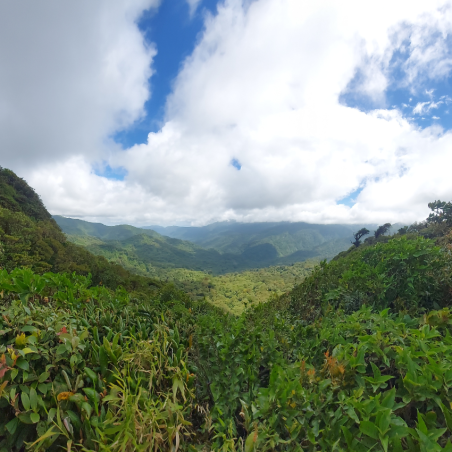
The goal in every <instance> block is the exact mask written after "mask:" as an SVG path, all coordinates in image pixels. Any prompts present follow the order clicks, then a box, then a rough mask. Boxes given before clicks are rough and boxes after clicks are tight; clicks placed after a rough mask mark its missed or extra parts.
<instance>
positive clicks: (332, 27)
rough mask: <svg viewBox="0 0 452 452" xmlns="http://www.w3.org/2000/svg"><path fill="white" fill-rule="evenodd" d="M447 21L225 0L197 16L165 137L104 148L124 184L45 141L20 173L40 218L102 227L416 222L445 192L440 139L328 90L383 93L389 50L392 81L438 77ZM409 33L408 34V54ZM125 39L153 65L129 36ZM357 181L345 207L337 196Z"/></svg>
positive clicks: (445, 149) (431, 10)
mask: <svg viewBox="0 0 452 452" xmlns="http://www.w3.org/2000/svg"><path fill="white" fill-rule="evenodd" d="M449 14H450V2H429V3H427V2H424V1H410V2H404V1H401V2H396V3H394V2H393V1H382V2H378V4H377V3H374V4H372V3H368V2H360V1H352V0H350V1H346V2H341V3H340V4H339V3H337V2H335V1H322V2H299V1H298V0H256V1H254V2H242V1H240V0H226V1H225V2H224V3H222V4H220V6H219V9H218V14H217V15H215V16H213V15H210V16H209V15H208V16H206V23H205V30H204V32H203V34H202V36H201V37H200V40H199V43H198V45H197V47H196V48H195V50H194V52H193V54H192V55H191V56H190V57H189V58H188V59H187V60H186V61H185V63H184V65H183V67H182V69H181V72H180V73H179V75H178V77H177V79H176V81H175V84H174V91H173V93H172V94H171V96H170V97H169V99H168V102H167V108H166V118H165V121H164V125H163V127H162V128H161V130H160V131H159V132H157V133H150V134H149V137H148V142H147V143H145V144H141V145H136V146H133V147H132V148H130V149H126V150H124V151H119V150H115V148H114V147H111V148H109V152H110V154H109V156H108V162H109V164H110V165H111V166H112V167H124V168H125V169H126V170H127V176H126V178H125V179H124V181H111V180H107V179H105V178H102V177H99V176H96V175H95V174H93V172H92V155H91V154H90V153H89V152H85V153H84V154H82V153H79V154H78V155H77V156H75V153H74V152H73V151H72V150H71V149H72V143H69V144H68V143H67V142H68V140H65V139H64V138H62V139H61V141H58V140H55V142H59V143H60V145H61V146H62V147H64V149H65V151H64V152H65V158H61V159H60V160H59V162H58V165H56V164H54V163H52V162H51V161H49V162H46V164H45V165H41V166H40V167H39V168H38V169H36V171H32V172H30V181H31V182H32V184H33V185H34V186H35V187H36V188H37V189H38V191H39V192H40V193H42V195H43V198H44V201H45V202H46V203H47V204H48V205H49V207H50V208H51V210H52V212H54V213H60V214H63V215H71V216H80V217H85V218H89V219H102V221H104V222H106V223H118V222H121V221H123V222H128V223H134V224H141V225H144V224H155V223H160V224H173V223H178V222H179V223H180V222H189V223H193V224H205V223H208V222H211V221H216V220H225V219H236V220H241V221H266V220H293V221H310V222H330V223H331V222H364V221H376V222H382V221H384V222H386V221H391V222H395V221H413V220H415V219H420V218H424V217H425V216H426V213H427V212H426V204H427V202H429V201H431V200H433V199H438V198H444V199H452V186H451V184H450V174H449V171H448V170H447V168H448V167H450V157H449V154H450V152H449V150H450V147H451V145H452V135H451V133H450V132H445V131H444V130H442V129H441V128H440V127H430V128H427V129H424V130H420V129H419V128H418V127H417V126H415V125H413V124H412V123H411V122H410V120H409V119H407V118H406V117H405V116H404V115H403V113H402V112H401V111H399V110H397V109H391V110H388V109H385V108H383V107H382V108H381V109H378V110H373V111H371V112H367V113H366V112H363V111H359V110H358V109H354V108H350V107H347V106H346V105H343V104H341V103H340V102H339V99H340V95H341V93H343V92H344V91H345V90H346V89H348V88H349V87H350V81H351V80H353V79H354V77H356V74H357V72H359V71H361V73H362V74H364V75H363V76H362V80H361V82H362V83H361V84H360V85H359V89H360V90H361V91H362V92H364V93H367V95H369V96H373V97H374V98H378V97H379V96H380V97H382V96H383V97H384V91H385V89H386V87H387V86H388V84H389V83H391V79H390V77H391V74H390V72H389V69H388V68H389V67H390V64H391V61H392V62H393V61H394V58H393V57H394V55H396V54H397V52H401V51H403V52H405V53H406V56H407V57H406V58H405V60H404V61H405V63H404V64H406V71H405V76H404V82H403V83H406V80H411V81H412V82H413V83H414V81H416V83H417V81H418V80H421V78H422V77H424V76H426V74H428V73H431V74H433V75H434V76H435V77H439V76H441V74H443V75H444V74H446V73H447V70H448V69H447V68H448V66H447V64H444V62H443V60H442V59H441V58H442V57H441V55H442V56H443V57H444V56H445V55H446V54H445V53H444V52H445V51H446V50H445V49H446V47H444V46H445V43H446V42H447V39H449V38H448V36H450V24H451V23H452V21H450V20H449V19H448V18H449ZM126 22H127V21H126ZM127 24H129V25H130V26H131V27H133V24H132V23H131V22H127ZM135 32H136V29H135ZM416 33H417V34H416ZM134 36H136V35H134ZM407 36H418V38H417V40H413V41H412V42H411V43H410V45H409V46H408V48H407V47H406V46H407V44H406V42H407V39H406V37H407ZM435 36H436V38H435ZM137 39H138V38H137ZM435 39H436V40H439V41H441V45H437V43H436V41H435ZM426 40H427V41H426ZM426 43H427V44H426ZM115 46H116V44H114V45H113V47H112V48H115ZM404 46H405V47H404ZM134 48H136V49H141V50H140V52H143V53H140V54H144V55H146V57H145V59H146V58H147V61H148V62H149V60H150V59H151V58H152V49H151V50H149V49H147V50H146V49H145V48H144V47H143V44H142V43H141V42H140V43H139V44H137V45H136V47H134ZM137 51H138V50H137ZM146 52H147V53H146ZM407 62H408V63H407ZM144 66H145V65H143V66H141V67H144ZM128 70H132V69H130V67H128V66H127V65H125V66H124V71H125V73H127V71H128ZM138 72H139V71H138ZM139 73H140V74H142V73H143V69H142V72H139ZM147 75H149V74H147ZM138 79H139V80H142V78H140V77H138ZM53 80H55V79H53ZM419 83H420V82H419ZM140 86H143V85H140ZM125 91H126V89H125V90H124V92H125ZM91 94H92V93H91ZM94 97H95V96H94ZM138 97H139V95H138ZM145 97H146V96H145V95H143V94H142V95H141V101H143V99H144V98H145ZM111 102H113V101H111ZM116 102H117V104H115V105H123V106H124V111H126V112H127V114H126V115H125V116H124V115H123V113H122V112H123V109H118V110H115V109H114V108H111V109H110V110H109V116H108V121H106V125H104V126H103V127H104V128H103V132H102V133H103V134H104V135H102V134H99V135H96V137H97V138H99V136H105V135H106V132H105V130H111V129H114V128H115V127H119V126H118V124H120V126H123V125H124V124H126V123H128V122H129V123H130V121H131V120H133V118H135V117H137V116H139V114H140V112H141V110H140V108H141V107H142V104H140V102H137V103H136V104H133V106H130V104H129V103H128V100H127V99H125V98H124V97H121V96H120V97H119V99H116ZM432 108H433V107H432ZM112 112H113V113H114V114H113V113H112ZM118 115H119V116H118ZM118 117H119V119H117V118H118ZM124 117H125V119H124ZM115 121H119V122H115ZM121 121H122V122H121ZM73 125H74V124H73ZM76 126H77V127H78V124H76ZM89 130H90V127H88V131H89ZM78 133H79V134H81V135H82V134H84V130H83V129H78ZM71 136H72V135H71ZM89 139H90V140H91V141H90V146H91V147H90V149H93V148H95V145H94V144H93V143H95V142H94V141H93V139H92V138H89ZM93 152H94V151H93ZM96 152H98V151H97V148H96ZM104 152H105V151H104ZM102 158H104V159H105V158H106V157H105V153H104V154H102ZM233 159H236V160H237V161H239V162H240V166H241V167H240V170H238V169H237V168H236V167H234V165H231V161H233ZM440 162H443V163H440ZM446 163H447V164H446ZM359 187H364V188H363V190H362V191H361V193H360V194H359V195H358V197H357V199H356V204H355V205H354V206H353V207H347V206H345V205H341V204H337V202H338V201H339V200H340V199H342V198H345V197H347V196H348V195H350V194H351V193H353V192H354V191H355V190H356V189H357V188H359Z"/></svg>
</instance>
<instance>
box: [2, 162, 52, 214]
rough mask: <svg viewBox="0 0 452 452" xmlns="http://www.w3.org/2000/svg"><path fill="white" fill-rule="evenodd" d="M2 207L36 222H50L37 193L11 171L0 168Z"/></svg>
mask: <svg viewBox="0 0 452 452" xmlns="http://www.w3.org/2000/svg"><path fill="white" fill-rule="evenodd" d="M0 207H2V208H4V209H8V210H11V211H13V212H22V213H24V214H25V215H27V216H28V217H31V218H34V219H35V220H44V221H45V220H50V219H51V215H50V214H49V212H47V210H46V208H45V207H44V204H43V203H42V201H41V199H40V197H39V196H38V195H37V194H36V192H35V191H34V190H33V189H32V188H31V187H30V186H29V185H28V184H27V183H26V182H25V181H24V180H23V179H21V178H20V177H18V176H16V175H15V174H14V173H13V172H12V171H11V170H8V169H6V168H2V167H1V166H0Z"/></svg>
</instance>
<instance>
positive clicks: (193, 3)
mask: <svg viewBox="0 0 452 452" xmlns="http://www.w3.org/2000/svg"><path fill="white" fill-rule="evenodd" d="M201 2H202V0H187V3H188V7H189V9H190V16H193V14H195V12H196V10H197V9H198V6H199V5H200V4H201Z"/></svg>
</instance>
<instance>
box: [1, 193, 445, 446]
mask: <svg viewBox="0 0 452 452" xmlns="http://www.w3.org/2000/svg"><path fill="white" fill-rule="evenodd" d="M449 207H450V204H447V203H440V202H439V204H438V203H433V204H432V211H433V214H432V216H431V217H429V219H428V221H427V222H425V223H422V224H419V225H413V226H412V227H411V228H408V229H406V230H404V231H400V233H399V234H397V235H395V236H393V237H383V238H379V239H378V240H377V239H376V240H375V241H374V240H369V241H367V242H365V243H364V244H361V243H360V244H359V245H358V246H355V247H353V248H352V249H350V250H349V251H348V252H345V253H344V254H343V255H342V256H339V257H338V258H337V259H335V260H333V261H332V262H330V263H326V262H322V263H321V264H320V265H319V266H317V267H316V268H315V269H314V271H313V272H312V274H311V275H310V276H309V277H308V278H306V279H305V280H304V281H303V282H302V283H301V284H300V285H298V286H297V287H296V288H295V289H294V290H293V291H291V292H290V293H289V294H285V295H282V296H281V297H278V298H274V299H273V300H272V302H271V303H262V304H259V305H258V306H252V307H250V308H249V309H247V310H246V311H245V312H243V313H242V314H241V315H239V316H234V315H232V314H230V313H228V312H225V311H223V310H220V309H218V308H215V307H214V306H212V305H211V304H209V303H207V302H205V301H192V300H191V299H190V298H189V297H188V296H187V295H185V294H184V293H183V292H181V291H178V290H177V289H175V288H174V286H171V285H169V286H166V287H155V286H153V287H154V288H153V289H152V290H150V289H149V290H147V289H146V290H144V289H143V290H142V291H140V290H134V291H133V292H129V291H128V290H126V289H124V288H122V287H120V285H118V284H117V285H116V286H115V287H105V286H108V285H107V284H105V283H104V284H102V285H101V284H100V281H99V282H97V281H96V282H95V281H94V279H91V278H90V277H89V276H82V275H78V274H77V272H76V271H74V272H71V273H64V272H62V273H51V272H48V271H47V269H46V268H44V267H43V266H39V265H38V264H36V263H39V262H46V263H48V265H51V263H50V262H52V261H51V259H50V258H49V259H47V260H45V259H44V258H43V255H41V254H39V252H38V251H36V250H38V248H37V247H36V245H35V244H33V243H34V242H30V243H32V245H33V246H30V248H26V247H25V248H23V256H22V259H26V258H30V256H31V257H32V256H35V257H36V260H32V261H30V263H29V264H23V263H22V264H19V265H20V267H22V268H16V269H10V268H9V267H8V266H9V265H11V261H10V260H8V256H15V255H16V254H19V253H18V252H17V248H14V250H16V252H15V253H12V252H11V249H12V248H7V246H11V243H10V242H8V240H11V239H10V238H8V237H6V239H5V236H9V237H18V241H19V239H20V235H16V236H13V235H11V234H10V233H5V232H4V230H3V232H2V234H3V235H2V236H1V239H0V240H1V244H2V254H1V257H2V259H3V260H2V265H3V266H4V267H5V269H3V270H2V271H1V273H0V294H1V295H0V296H1V297H2V304H1V311H2V312H1V320H0V323H1V325H0V404H1V408H2V409H1V411H0V450H1V451H17V452H18V451H22V450H25V449H27V450H35V451H44V450H48V451H53V450H55V451H56V450H61V449H63V450H72V451H135V450H138V451H140V450H142V451H156V450H161V451H174V452H175V451H179V450H180V451H184V450H185V451H190V450H192V451H195V450H199V451H211V450H215V451H224V452H226V451H246V452H249V451H319V450H337V451H368V450H373V451H403V450H410V451H441V450H446V451H447V450H448V451H451V450H452V443H451V439H452V438H451V436H452V405H451V402H452V393H451V387H452V370H451V363H452V335H451V328H452V311H451V310H450V305H451V301H452V300H451V298H452V281H451V276H452V267H451V265H452V255H451V251H452V232H451V229H450V228H451V226H452V216H451V213H452V209H449ZM4 210H7V209H6V208H5V207H4ZM8 210H9V209H8ZM9 211H10V210H9ZM3 213H4V211H3ZM15 213H18V212H17V211H16V212H15ZM22 214H23V215H25V214H24V213H23V212H22ZM27 218H31V217H28V216H27ZM32 221H33V223H30V225H31V226H30V228H31V229H33V228H34V227H38V226H40V225H41V223H40V222H41V221H46V220H37V219H33V220H32ZM22 231H23V229H22ZM5 243H7V245H5ZM23 243H24V244H25V245H27V246H28V243H29V242H26V241H25V240H24V242H23ZM25 245H24V246H25ZM62 246H63V245H62ZM72 246H74V247H75V245H72ZM5 249H6V250H7V253H6V254H5V251H4V250H5ZM33 253H34V254H33ZM75 255H76V254H75ZM5 256H6V257H5ZM27 256H28V257H27ZM66 256H67V255H66ZM14 262H18V260H17V259H16V261H14ZM22 262H25V261H22ZM53 265H55V264H53ZM27 266H28V267H30V268H31V269H30V268H25V267H27ZM112 268H113V267H112ZM113 281H116V280H113ZM126 281H127V280H126ZM143 281H147V280H146V278H145V279H143ZM141 287H145V286H144V285H143V286H141ZM150 287H151V286H148V288H150Z"/></svg>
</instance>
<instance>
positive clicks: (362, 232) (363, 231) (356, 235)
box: [352, 228, 370, 247]
mask: <svg viewBox="0 0 452 452" xmlns="http://www.w3.org/2000/svg"><path fill="white" fill-rule="evenodd" d="M369 232H370V231H369V229H367V228H361V229H360V230H359V231H358V232H355V233H354V234H353V238H354V239H355V240H354V241H353V242H352V243H353V245H355V246H356V247H358V246H359V245H361V239H362V238H363V237H364V236H365V235H367V234H369Z"/></svg>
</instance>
